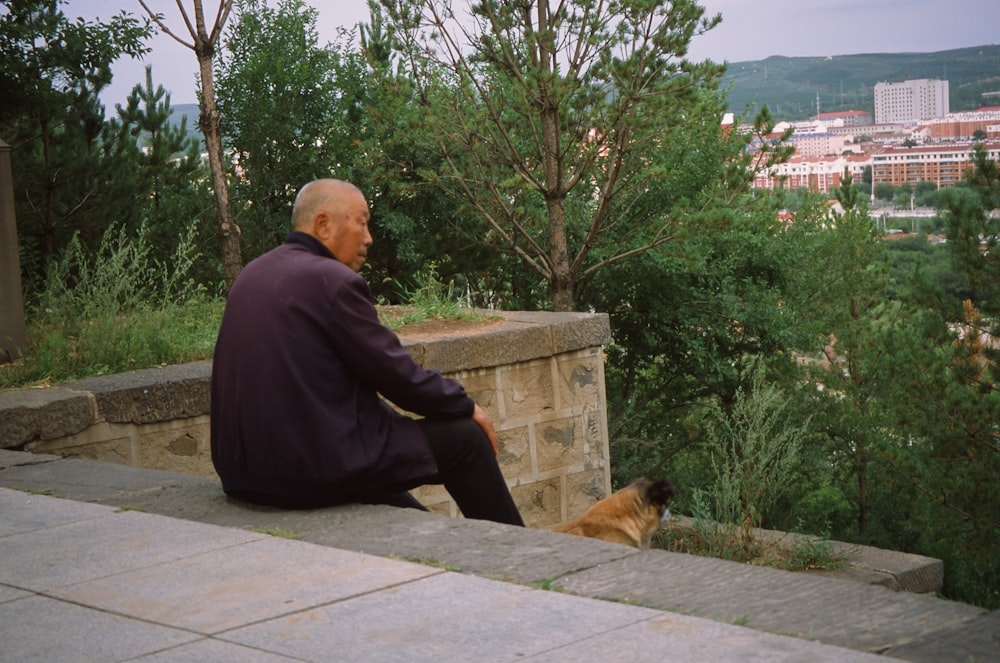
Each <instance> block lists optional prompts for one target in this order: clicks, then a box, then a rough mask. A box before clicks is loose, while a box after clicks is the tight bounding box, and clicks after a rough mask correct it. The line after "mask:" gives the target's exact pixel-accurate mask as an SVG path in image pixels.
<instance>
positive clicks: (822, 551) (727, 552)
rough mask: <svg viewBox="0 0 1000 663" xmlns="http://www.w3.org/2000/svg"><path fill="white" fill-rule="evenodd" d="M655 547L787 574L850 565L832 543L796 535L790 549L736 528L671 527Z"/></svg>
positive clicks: (656, 537)
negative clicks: (749, 536) (772, 569)
mask: <svg viewBox="0 0 1000 663" xmlns="http://www.w3.org/2000/svg"><path fill="white" fill-rule="evenodd" d="M652 546H653V547H654V548H660V549H662V550H669V551H670V552H679V553H686V554H689V555H702V556H704V557H714V558H717V559H725V560H729V561H731V562H740V563H744V564H755V565H757V566H769V567H771V568H776V569H783V570H785V571H808V570H814V569H828V570H832V569H839V568H843V567H844V566H846V564H847V560H846V559H845V558H844V557H843V556H842V555H840V554H838V553H837V552H836V551H834V549H833V546H832V544H831V543H830V542H829V541H826V540H823V539H817V538H815V537H808V536H802V535H793V538H792V545H790V546H789V545H785V544H783V543H778V542H766V541H762V540H761V539H759V538H750V539H747V538H746V537H745V536H744V533H743V531H742V530H741V529H740V528H738V527H735V526H732V527H726V526H724V525H717V526H716V527H708V528H706V527H704V526H700V525H697V524H696V526H695V527H693V528H687V527H680V526H668V527H665V528H662V529H660V531H659V532H657V534H656V535H654V537H653V543H652Z"/></svg>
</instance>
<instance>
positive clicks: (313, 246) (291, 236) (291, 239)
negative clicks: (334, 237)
mask: <svg viewBox="0 0 1000 663" xmlns="http://www.w3.org/2000/svg"><path fill="white" fill-rule="evenodd" d="M285 244H300V245H302V246H304V247H306V248H307V249H309V250H310V251H312V252H313V253H315V254H316V255H318V256H322V257H324V258H333V259H334V260H336V259H337V258H336V257H335V256H334V255H333V254H332V253H330V249H328V248H326V247H325V246H323V243H322V242H320V241H319V240H318V239H316V238H315V237H313V236H312V235H309V234H306V233H304V232H299V231H297V230H293V231H292V232H290V233H288V237H286V238H285Z"/></svg>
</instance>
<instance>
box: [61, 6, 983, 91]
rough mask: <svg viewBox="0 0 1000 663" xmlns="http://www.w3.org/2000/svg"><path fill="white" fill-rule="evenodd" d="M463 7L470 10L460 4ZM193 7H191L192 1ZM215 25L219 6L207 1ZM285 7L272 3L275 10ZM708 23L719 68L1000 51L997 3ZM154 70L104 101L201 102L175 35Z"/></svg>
mask: <svg viewBox="0 0 1000 663" xmlns="http://www.w3.org/2000/svg"><path fill="white" fill-rule="evenodd" d="M456 2H457V3H461V2H462V0H456ZM183 3H184V5H185V6H186V7H190V6H191V4H192V3H191V0H183ZM204 3H205V6H206V8H212V9H211V11H209V10H208V9H206V13H211V14H213V15H214V8H215V7H216V6H217V4H216V0H204ZM306 3H307V4H310V5H312V6H313V7H316V8H317V9H318V10H319V22H318V25H317V27H318V29H319V33H320V40H321V42H326V41H332V40H334V38H335V37H336V29H337V27H339V26H344V27H352V26H353V25H355V24H356V23H358V22H359V21H366V20H367V19H368V5H367V2H366V0H312V1H310V0H306ZM147 4H149V5H150V6H151V7H154V8H155V9H156V10H157V11H161V12H163V14H164V16H165V18H166V22H167V24H168V25H169V26H171V27H172V28H173V29H175V30H176V31H178V32H181V33H184V34H185V35H186V31H185V28H184V26H183V23H182V21H181V18H180V13H179V11H178V9H177V7H176V3H175V2H170V1H168V0H150V2H148V3H147ZM276 4H277V2H276V0H272V1H271V5H272V6H276ZM700 4H701V5H702V6H703V7H705V9H706V15H711V14H716V13H721V14H722V23H721V24H720V25H719V26H718V27H717V28H715V29H714V30H712V31H711V32H709V33H708V34H705V35H702V36H701V37H697V38H695V39H694V41H693V42H692V44H691V49H690V54H689V56H690V57H691V58H694V59H699V60H701V59H711V60H715V61H716V62H739V61H742V60H761V59H764V58H766V57H769V56H771V55H787V56H820V57H825V56H836V55H851V54H856V53H906V52H932V51H943V50H948V49H952V48H964V47H967V46H983V45H989V44H996V43H1000V2H998V0H701V3H700ZM123 9H125V10H127V11H130V12H134V13H137V14H139V13H141V11H142V8H141V7H140V6H139V3H138V2H137V0H68V1H67V2H65V3H64V4H63V11H64V12H65V13H66V15H67V16H70V17H76V16H82V17H83V18H86V19H88V20H94V19H96V18H101V19H108V18H109V17H111V16H113V15H114V14H117V13H118V12H120V11H121V10H123ZM149 45H150V46H151V48H152V52H151V53H150V54H149V55H147V56H146V61H145V63H143V62H134V61H129V60H124V61H121V62H120V63H118V64H117V65H116V66H115V69H114V73H115V78H114V81H113V82H112V84H111V86H110V87H109V88H108V89H107V90H106V91H105V93H104V94H103V95H102V98H103V101H104V102H105V104H106V105H107V107H108V110H109V111H110V110H111V109H112V108H113V107H114V104H115V103H124V101H125V99H126V97H127V96H128V94H129V92H130V91H131V89H132V87H133V86H134V85H135V84H136V83H141V82H143V81H144V80H145V73H144V66H145V64H146V63H149V64H152V65H153V82H154V84H158V85H162V86H163V87H164V88H166V89H167V90H168V91H170V93H171V103H173V104H184V103H194V102H195V101H196V98H197V97H196V94H195V90H196V82H195V72H196V71H197V68H198V67H197V60H196V59H195V55H194V53H193V52H192V51H190V50H187V49H185V48H184V47H182V46H180V45H179V44H177V42H175V41H174V40H173V39H172V38H170V37H168V36H166V35H157V36H156V37H154V38H153V40H152V41H151V42H150V43H149Z"/></svg>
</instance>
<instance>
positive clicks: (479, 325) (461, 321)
mask: <svg viewBox="0 0 1000 663" xmlns="http://www.w3.org/2000/svg"><path fill="white" fill-rule="evenodd" d="M408 313H409V311H407V310H406V309H405V308H403V307H395V306H394V307H386V308H379V317H380V318H381V319H382V321H383V322H384V323H385V324H386V325H388V326H389V327H391V328H393V329H395V331H396V333H397V334H398V335H399V336H400V337H407V336H443V337H452V336H462V335H465V334H469V333H475V332H478V331H481V330H483V329H489V328H490V327H495V326H497V325H499V324H500V323H501V322H503V317H502V316H476V317H469V318H433V319H430V320H422V321H420V322H407V323H405V324H404V323H403V320H404V319H405V318H406V316H407V315H408Z"/></svg>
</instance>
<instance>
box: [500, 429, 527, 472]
mask: <svg viewBox="0 0 1000 663" xmlns="http://www.w3.org/2000/svg"><path fill="white" fill-rule="evenodd" d="M497 437H498V438H499V444H498V445H497V446H498V447H499V453H498V454H497V461H498V462H499V463H500V469H501V470H502V471H503V475H504V476H505V477H507V479H508V480H514V481H516V480H521V481H527V480H529V479H530V478H531V476H532V475H533V474H534V468H533V467H532V462H531V442H530V438H529V432H528V427H527V426H518V427H517V428H510V429H507V430H498V431H497Z"/></svg>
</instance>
